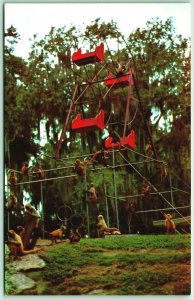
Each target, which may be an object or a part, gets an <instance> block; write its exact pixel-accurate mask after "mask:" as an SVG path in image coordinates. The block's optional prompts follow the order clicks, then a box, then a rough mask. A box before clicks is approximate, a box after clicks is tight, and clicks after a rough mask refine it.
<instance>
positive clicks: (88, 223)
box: [84, 168, 90, 237]
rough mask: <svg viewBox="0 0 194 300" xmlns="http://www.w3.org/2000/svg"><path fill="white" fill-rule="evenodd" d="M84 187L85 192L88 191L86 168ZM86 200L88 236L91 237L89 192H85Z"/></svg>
mask: <svg viewBox="0 0 194 300" xmlns="http://www.w3.org/2000/svg"><path fill="white" fill-rule="evenodd" d="M84 186H85V191H87V181H86V168H85V176H84ZM85 199H86V214H87V227H88V236H89V237H90V216H89V205H88V195H87V192H85Z"/></svg>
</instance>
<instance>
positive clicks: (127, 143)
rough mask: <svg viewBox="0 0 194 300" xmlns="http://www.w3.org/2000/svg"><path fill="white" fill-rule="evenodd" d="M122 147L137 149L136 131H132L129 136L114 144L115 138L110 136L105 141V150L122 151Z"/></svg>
mask: <svg viewBox="0 0 194 300" xmlns="http://www.w3.org/2000/svg"><path fill="white" fill-rule="evenodd" d="M122 146H124V147H127V148H132V149H133V148H134V147H135V131H134V130H131V132H130V134H129V135H128V136H125V137H124V138H120V140H119V142H117V143H113V137H112V136H110V137H108V138H107V139H106V140H105V148H106V149H111V148H113V149H120V148H121V147H122Z"/></svg>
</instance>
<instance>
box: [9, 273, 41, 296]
mask: <svg viewBox="0 0 194 300" xmlns="http://www.w3.org/2000/svg"><path fill="white" fill-rule="evenodd" d="M9 280H10V282H11V283H12V285H13V286H14V287H15V288H16V289H15V292H14V294H16V293H17V294H18V293H20V292H21V291H23V290H26V289H31V288H33V287H34V286H35V285H36V283H35V281H34V280H32V279H30V278H29V277H27V276H26V275H24V274H22V273H16V274H13V275H11V276H10V279H9Z"/></svg>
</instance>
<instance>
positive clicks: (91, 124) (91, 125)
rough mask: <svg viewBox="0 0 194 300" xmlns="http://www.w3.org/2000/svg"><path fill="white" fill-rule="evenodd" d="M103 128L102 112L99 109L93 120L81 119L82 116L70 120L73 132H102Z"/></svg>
mask: <svg viewBox="0 0 194 300" xmlns="http://www.w3.org/2000/svg"><path fill="white" fill-rule="evenodd" d="M103 128H104V110H103V109H101V110H100V112H99V113H98V114H97V116H96V117H95V118H90V119H82V116H81V115H80V114H78V115H77V116H76V118H75V119H73V120H72V123H71V129H72V131H74V132H83V131H89V130H102V129H103Z"/></svg>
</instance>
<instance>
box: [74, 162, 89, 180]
mask: <svg viewBox="0 0 194 300" xmlns="http://www.w3.org/2000/svg"><path fill="white" fill-rule="evenodd" d="M91 164H92V162H91V161H90V160H89V159H88V157H85V158H84V162H82V161H81V160H80V159H76V161H75V171H76V173H77V174H78V175H79V176H81V177H83V176H84V174H85V168H86V167H87V166H88V165H91Z"/></svg>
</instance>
